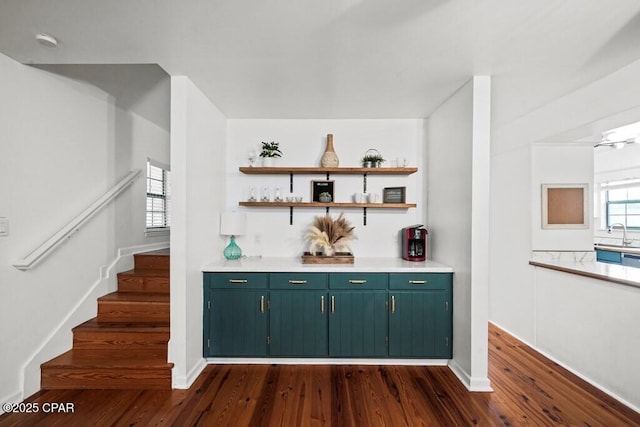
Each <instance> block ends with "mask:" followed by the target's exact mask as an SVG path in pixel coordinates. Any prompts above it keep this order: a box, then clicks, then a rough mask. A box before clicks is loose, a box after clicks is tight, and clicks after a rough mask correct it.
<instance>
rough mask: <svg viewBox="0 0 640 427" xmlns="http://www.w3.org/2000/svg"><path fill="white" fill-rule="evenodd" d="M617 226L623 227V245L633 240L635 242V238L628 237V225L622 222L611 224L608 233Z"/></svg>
mask: <svg viewBox="0 0 640 427" xmlns="http://www.w3.org/2000/svg"><path fill="white" fill-rule="evenodd" d="M616 226H619V227H622V246H627V245H630V244H631V242H633V239H627V227H625V225H624V224H621V223H619V222H616V223H615V224H611V225H610V226H609V228H607V233H609V234H611V231H612V230H613V227H616Z"/></svg>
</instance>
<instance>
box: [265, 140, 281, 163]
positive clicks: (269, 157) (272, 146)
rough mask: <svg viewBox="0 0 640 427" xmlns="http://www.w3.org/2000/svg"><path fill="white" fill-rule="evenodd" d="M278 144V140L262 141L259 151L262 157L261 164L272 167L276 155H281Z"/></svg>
mask: <svg viewBox="0 0 640 427" xmlns="http://www.w3.org/2000/svg"><path fill="white" fill-rule="evenodd" d="M279 146H280V143H279V142H273V141H271V142H264V141H263V142H262V152H260V157H262V166H264V167H272V166H273V160H274V159H275V158H276V157H282V151H280V148H279Z"/></svg>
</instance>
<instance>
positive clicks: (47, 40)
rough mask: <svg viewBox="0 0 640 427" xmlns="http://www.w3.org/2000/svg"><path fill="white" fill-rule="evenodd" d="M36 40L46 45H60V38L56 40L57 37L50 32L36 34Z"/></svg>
mask: <svg viewBox="0 0 640 427" xmlns="http://www.w3.org/2000/svg"><path fill="white" fill-rule="evenodd" d="M36 40H37V41H38V43H40V44H41V45H43V46H46V47H56V46H58V40H56V38H55V37H53V36H50V35H49V34H45V33H38V34H36Z"/></svg>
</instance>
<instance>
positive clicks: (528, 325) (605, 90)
mask: <svg viewBox="0 0 640 427" xmlns="http://www.w3.org/2000/svg"><path fill="white" fill-rule="evenodd" d="M494 81H495V82H497V81H499V79H495V80H494ZM638 84H640V61H638V62H635V63H633V64H631V65H629V66H627V67H624V68H622V69H621V70H619V71H617V72H616V73H613V74H611V75H609V76H606V77H604V78H602V79H600V80H598V81H596V82H594V83H592V84H590V85H588V86H585V87H583V88H581V89H579V90H576V91H575V92H572V93H569V94H567V95H566V96H563V97H562V98H559V99H558V100H556V101H554V102H551V103H549V104H547V105H545V106H542V107H540V108H539V109H537V110H535V111H532V112H530V113H529V114H526V115H523V116H521V117H519V118H518V119H516V120H513V121H512V122H509V123H506V124H504V125H502V126H500V127H494V129H493V138H492V158H491V165H492V171H491V172H492V173H491V213H492V215H491V227H490V229H491V248H490V251H491V263H490V283H491V289H490V319H491V321H492V322H494V323H496V324H497V325H499V326H500V327H502V328H504V329H506V330H508V331H509V332H511V333H512V334H514V335H515V336H517V337H518V338H520V339H522V340H523V341H525V342H527V343H529V344H531V345H532V346H533V347H535V348H540V345H541V344H542V343H545V344H544V345H545V348H544V351H545V352H546V353H547V354H548V355H549V356H551V357H554V358H558V360H561V361H562V363H563V364H564V365H565V366H567V367H568V368H570V369H573V370H575V371H576V372H577V373H578V374H581V375H583V376H584V377H586V378H587V379H588V380H590V381H592V382H593V383H595V384H599V385H600V386H602V387H604V388H607V389H609V390H612V391H615V393H616V394H617V395H619V396H621V397H622V398H623V399H626V400H627V402H629V403H631V404H633V405H635V406H636V407H640V399H639V398H638V396H637V382H636V384H635V387H634V386H630V385H629V383H628V379H627V377H626V375H623V374H622V373H621V371H620V370H619V369H618V367H613V366H612V365H613V364H612V362H611V360H610V361H608V362H606V363H601V364H599V366H598V368H597V369H598V370H599V371H600V374H599V375H597V376H596V375H595V374H594V372H593V370H589V369H587V367H588V366H589V363H590V362H589V359H590V358H591V350H592V349H590V348H588V347H587V346H584V345H582V344H580V341H576V342H574V337H575V336H576V334H581V333H585V332H588V333H592V334H593V335H594V336H603V335H605V334H608V333H610V330H609V329H610V326H608V323H607V322H601V323H597V322H596V323H594V322H592V321H589V317H588V316H590V315H589V313H588V310H587V309H584V310H576V311H574V313H575V314H576V315H578V316H577V317H573V318H571V319H569V318H568V317H562V316H556V317H554V319H555V327H554V328H552V327H545V328H539V326H540V324H539V322H540V321H544V322H546V321H547V320H544V319H540V318H539V316H546V315H547V314H548V313H550V312H552V311H553V309H555V308H556V307H557V304H562V302H566V303H571V304H573V303H576V302H577V303H581V302H585V303H586V302H587V301H589V299H590V298H591V297H590V296H589V295H588V293H587V292H586V288H585V292H582V291H581V290H579V289H578V288H576V289H575V292H573V293H570V292H569V293H567V295H566V296H567V298H568V297H569V295H570V296H571V300H568V299H566V298H565V299H564V300H557V301H550V300H548V299H546V297H544V296H545V295H549V294H548V293H544V294H540V293H539V291H538V289H539V286H547V285H549V286H550V285H551V284H548V283H546V281H547V279H548V276H547V275H546V274H545V275H543V276H540V277H541V280H539V281H538V280H536V277H535V275H534V268H533V267H531V266H530V265H529V264H528V263H529V260H530V257H531V250H532V248H533V238H532V227H533V221H534V219H533V216H532V215H533V213H532V211H533V210H535V209H537V207H534V206H533V205H532V203H533V198H534V196H533V193H532V187H533V183H532V179H533V176H535V174H536V172H535V171H532V170H531V167H532V164H533V162H532V155H531V152H532V151H531V150H530V146H531V145H532V144H534V143H536V142H539V141H543V140H549V139H551V140H553V139H554V136H555V135H557V134H560V133H562V132H570V131H572V130H574V129H578V128H583V127H589V124H590V123H595V122H597V121H600V120H604V119H607V120H610V121H615V120H614V119H615V116H616V115H619V114H620V115H624V113H625V112H628V111H630V110H633V109H636V108H637V107H638V105H639V104H640V102H639V101H638V99H637V96H636V94H635V92H634V91H633V90H630V88H633V87H637V86H638ZM494 90H500V85H499V84H496V85H494ZM522 90H523V91H524V90H527V88H522ZM512 96H513V98H514V102H517V99H516V98H517V96H518V94H516V93H514V94H513V95H512ZM636 120H637V119H636ZM631 121H635V120H631ZM627 123H628V122H627ZM621 124H624V123H620V125H621ZM557 168H558V169H561V170H563V171H564V172H565V173H569V174H570V173H573V171H574V170H576V171H580V170H583V168H584V165H577V164H576V162H568V161H564V162H561V164H560V165H558V166H557ZM549 249H552V248H549ZM558 279H559V281H561V282H562V283H567V284H568V285H567V286H571V288H573V284H576V283H582V284H583V285H584V286H585V287H588V286H590V283H591V282H593V279H588V278H584V277H577V276H572V275H569V274H566V273H565V274H560V273H557V277H556V278H554V282H555V283H558ZM543 282H544V283H543ZM602 285H603V286H604V288H602V291H599V292H598V300H597V301H598V303H597V307H595V306H593V307H592V308H593V310H594V311H595V310H598V311H601V312H602V313H605V315H607V313H610V312H611V311H612V310H615V307H616V306H617V302H618V297H617V296H616V294H617V292H618V287H619V286H620V285H616V284H613V283H606V282H602ZM606 289H610V292H608V291H606ZM627 297H628V298H630V301H629V304H635V306H636V307H637V306H638V305H639V304H640V301H638V298H637V296H636V295H634V296H631V295H627ZM558 309H560V307H558ZM562 309H564V308H562ZM607 320H609V319H607ZM627 325H628V322H625V323H624V324H618V325H617V327H618V328H619V333H620V334H619V335H618V337H619V338H620V339H618V340H617V341H616V343H615V344H612V346H610V348H609V349H608V351H609V352H610V355H611V357H612V360H624V357H622V358H621V356H620V355H629V354H638V353H639V352H640V348H639V347H638V345H637V341H635V340H634V338H633V337H634V336H635V335H634V334H635V330H636V328H635V327H628V326H627ZM574 329H575V332H574V333H568V331H570V330H574ZM636 335H637V334H636ZM574 345H576V346H578V348H581V349H582V350H583V351H578V352H574V351H571V348H572V347H573V346H574ZM581 345H582V346H581ZM625 367H626V368H628V369H635V366H632V365H627V366H625ZM605 377H606V382H605V381H604V380H603V378H605Z"/></svg>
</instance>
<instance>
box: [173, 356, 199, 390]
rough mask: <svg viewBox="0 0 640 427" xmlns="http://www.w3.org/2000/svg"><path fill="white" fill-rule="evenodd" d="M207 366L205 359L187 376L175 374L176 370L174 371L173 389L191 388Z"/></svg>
mask: <svg viewBox="0 0 640 427" xmlns="http://www.w3.org/2000/svg"><path fill="white" fill-rule="evenodd" d="M206 366H207V362H206V361H205V359H203V358H200V359H198V362H197V363H196V364H195V365H193V366H192V367H191V369H189V372H187V375H186V376H185V375H178V374H176V372H175V368H174V369H173V373H172V377H173V388H179V389H187V388H189V387H191V385H192V384H193V383H194V382H195V381H196V379H197V378H198V375H200V373H201V372H202V371H203V370H204V368H205V367H206Z"/></svg>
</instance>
